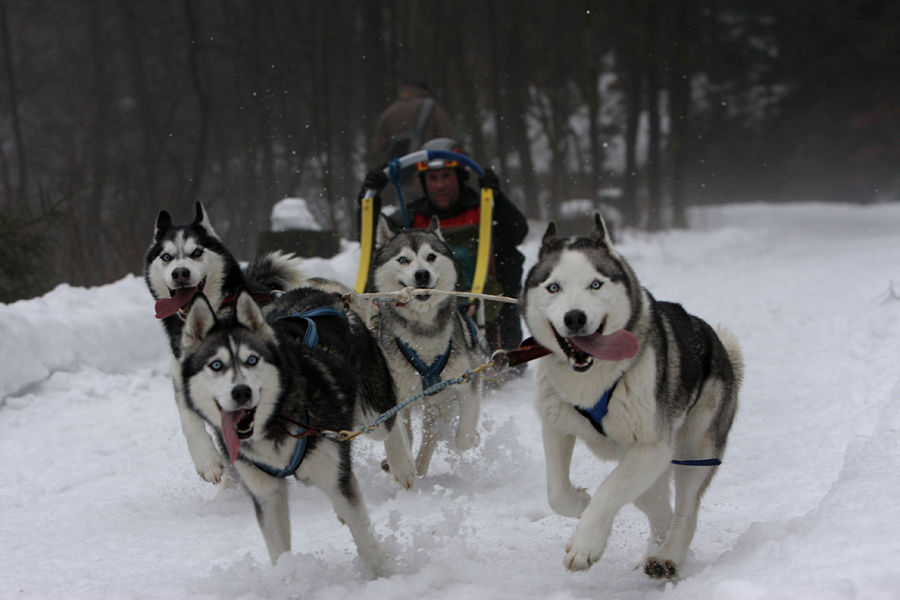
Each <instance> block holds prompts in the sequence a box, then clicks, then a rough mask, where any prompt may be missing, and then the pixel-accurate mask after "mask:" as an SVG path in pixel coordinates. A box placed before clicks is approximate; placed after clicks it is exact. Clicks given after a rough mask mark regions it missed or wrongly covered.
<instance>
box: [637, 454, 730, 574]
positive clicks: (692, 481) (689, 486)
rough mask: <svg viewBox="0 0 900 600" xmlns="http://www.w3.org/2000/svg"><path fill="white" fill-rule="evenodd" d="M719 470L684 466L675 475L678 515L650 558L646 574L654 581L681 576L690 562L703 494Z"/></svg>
mask: <svg viewBox="0 0 900 600" xmlns="http://www.w3.org/2000/svg"><path fill="white" fill-rule="evenodd" d="M717 468H718V467H696V466H681V465H676V466H674V467H673V469H674V471H675V513H674V515H673V517H672V527H671V528H670V529H669V533H668V535H667V536H666V541H665V542H664V543H663V544H662V546H660V548H659V551H658V552H656V553H655V555H654V556H651V557H649V558H647V560H646V562H645V563H644V572H645V573H646V574H647V575H649V576H650V577H652V578H654V579H660V578H673V577H677V576H678V569H679V568H680V567H681V566H682V565H683V564H684V561H685V558H687V551H688V547H689V546H690V545H691V540H693V539H694V532H695V531H696V530H697V513H698V512H699V510H700V499H701V498H702V497H703V492H704V491H705V490H706V487H707V485H709V482H710V480H711V479H712V478H713V475H715V471H716V469H717Z"/></svg>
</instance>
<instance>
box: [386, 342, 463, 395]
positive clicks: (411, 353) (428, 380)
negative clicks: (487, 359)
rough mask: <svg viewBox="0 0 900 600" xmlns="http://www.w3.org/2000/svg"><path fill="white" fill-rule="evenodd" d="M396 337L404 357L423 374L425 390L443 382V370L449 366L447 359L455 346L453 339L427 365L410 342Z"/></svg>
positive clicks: (423, 388) (423, 387)
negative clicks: (441, 352)
mask: <svg viewBox="0 0 900 600" xmlns="http://www.w3.org/2000/svg"><path fill="white" fill-rule="evenodd" d="M394 339H395V340H396V341H397V348H399V349H400V353H401V354H403V357H404V358H406V360H407V361H408V362H409V364H411V365H412V366H413V368H414V369H415V370H416V371H418V372H419V374H420V375H421V376H422V390H423V391H425V390H427V389H428V388H430V387H432V386H434V385H437V384H439V383H440V382H441V372H443V370H444V367H446V366H447V360H448V359H449V358H450V349H451V348H452V346H453V341H452V340H451V341H450V343H448V344H447V349H446V350H445V351H444V353H443V354H441V355H440V356H438V357H437V359H436V360H435V361H434V362H433V363H432V364H430V365H426V364H425V361H423V360H422V359H421V358H420V357H419V355H418V354H416V351H415V350H413V349H412V347H411V346H410V345H409V344H407V343H406V342H404V341H403V340H401V339H400V338H398V337H395V338H394ZM430 395H431V394H426V396H430Z"/></svg>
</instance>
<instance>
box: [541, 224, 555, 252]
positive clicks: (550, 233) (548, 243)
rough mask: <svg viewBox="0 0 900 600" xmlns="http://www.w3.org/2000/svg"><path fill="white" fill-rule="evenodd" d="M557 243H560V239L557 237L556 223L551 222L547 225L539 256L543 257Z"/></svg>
mask: <svg viewBox="0 0 900 600" xmlns="http://www.w3.org/2000/svg"><path fill="white" fill-rule="evenodd" d="M557 241H559V238H558V237H557V236H556V223H554V222H553V221H550V223H549V224H548V225H547V231H545V232H544V237H543V238H541V249H540V252H538V255H539V256H543V255H544V253H545V252H547V251H548V250H550V248H551V247H552V246H554V245H555V244H556V242H557Z"/></svg>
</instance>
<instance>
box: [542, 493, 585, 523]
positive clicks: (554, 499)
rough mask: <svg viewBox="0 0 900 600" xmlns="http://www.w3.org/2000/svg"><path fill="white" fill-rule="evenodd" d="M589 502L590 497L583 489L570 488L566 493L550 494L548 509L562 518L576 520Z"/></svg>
mask: <svg viewBox="0 0 900 600" xmlns="http://www.w3.org/2000/svg"><path fill="white" fill-rule="evenodd" d="M590 502H591V495H590V494H588V493H587V490H586V489H585V488H575V487H570V489H569V490H568V491H567V492H555V493H554V492H551V493H550V508H552V509H553V512H555V513H556V514H558V515H560V516H563V517H573V518H576V519H577V518H578V517H580V516H581V513H583V512H584V509H585V508H587V505H588V504H590Z"/></svg>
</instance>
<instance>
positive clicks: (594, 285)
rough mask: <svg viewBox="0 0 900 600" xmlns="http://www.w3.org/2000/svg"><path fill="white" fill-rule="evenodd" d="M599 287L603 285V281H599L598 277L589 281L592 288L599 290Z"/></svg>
mask: <svg viewBox="0 0 900 600" xmlns="http://www.w3.org/2000/svg"><path fill="white" fill-rule="evenodd" d="M601 287H603V282H602V281H600V280H599V279H595V280H593V281H592V282H591V289H592V290H599V289H600V288H601Z"/></svg>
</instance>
